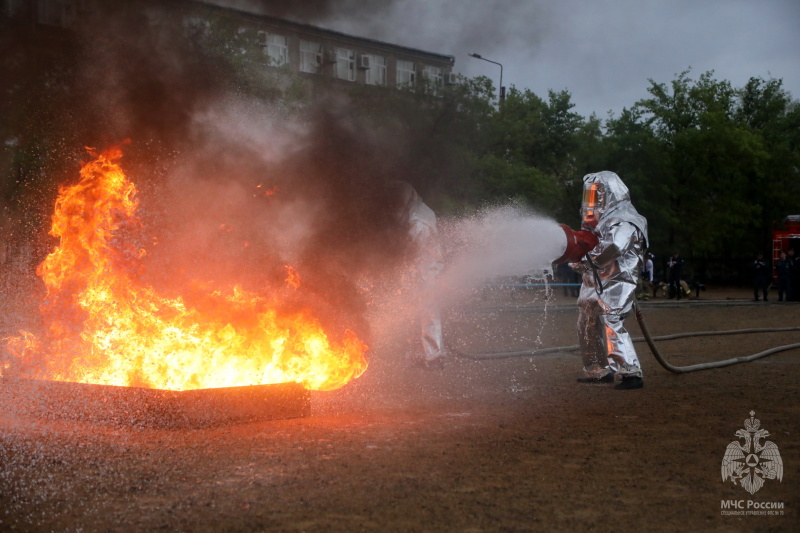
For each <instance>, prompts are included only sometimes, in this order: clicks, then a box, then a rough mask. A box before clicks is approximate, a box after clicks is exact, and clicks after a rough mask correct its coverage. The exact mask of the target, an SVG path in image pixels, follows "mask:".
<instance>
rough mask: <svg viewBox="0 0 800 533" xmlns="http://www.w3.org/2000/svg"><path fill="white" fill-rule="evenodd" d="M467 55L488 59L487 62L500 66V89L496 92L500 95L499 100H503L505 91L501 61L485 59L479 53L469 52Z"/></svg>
mask: <svg viewBox="0 0 800 533" xmlns="http://www.w3.org/2000/svg"><path fill="white" fill-rule="evenodd" d="M469 55H470V57H474V58H475V59H482V60H484V61H488V62H489V63H494V64H495V65H498V66H499V67H500V89H499V90H498V92H499V96H500V102H502V101H503V100H505V98H506V91H505V87H503V65H502V63H498V62H497V61H492V60H491V59H486V58H485V57H483V56H482V55H480V54H475V53H472V54H469Z"/></svg>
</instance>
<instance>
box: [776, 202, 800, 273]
mask: <svg viewBox="0 0 800 533" xmlns="http://www.w3.org/2000/svg"><path fill="white" fill-rule="evenodd" d="M789 248H794V251H795V257H797V254H800V215H789V216H788V217H786V219H785V220H784V221H783V227H781V228H776V229H773V230H772V281H773V282H775V283H777V282H778V274H777V273H776V272H775V263H777V262H778V259H780V258H781V250H788V249H789Z"/></svg>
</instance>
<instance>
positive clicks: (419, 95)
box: [0, 8, 800, 260]
mask: <svg viewBox="0 0 800 533" xmlns="http://www.w3.org/2000/svg"><path fill="white" fill-rule="evenodd" d="M207 11H208V12H207V13H205V12H204V13H203V16H202V17H199V18H191V17H190V18H188V19H186V20H185V21H184V24H183V26H182V27H181V31H183V33H184V35H183V37H181V38H184V39H185V40H186V42H185V44H184V46H185V47H186V50H188V51H189V53H188V54H187V56H188V57H191V58H194V59H193V60H194V61H195V62H196V64H194V68H193V69H187V67H186V65H180V66H179V67H177V69H178V70H179V71H180V70H181V69H186V70H187V71H188V72H195V73H202V79H203V80H205V79H206V78H214V80H217V81H215V82H214V83H215V84H218V85H219V86H220V91H233V92H236V93H238V94H244V95H247V96H249V97H253V98H257V99H259V100H262V101H268V102H274V103H275V104H276V105H280V106H282V109H284V110H285V111H286V113H287V114H293V113H295V112H298V111H302V110H304V109H307V108H309V107H310V106H313V105H321V104H320V102H325V101H326V98H328V97H329V95H330V94H331V93H343V92H346V93H348V94H349V97H348V100H349V103H348V104H347V106H348V108H347V112H346V116H347V117H348V119H349V120H350V121H351V122H352V124H353V125H354V126H355V131H358V132H362V135H363V143H360V146H354V147H352V149H357V150H368V151H369V153H370V154H371V155H370V157H372V158H373V163H374V166H375V168H376V169H380V171H381V172H382V173H383V174H384V175H385V176H386V177H393V178H398V179H405V180H407V181H410V182H411V183H413V184H414V186H415V187H416V188H417V190H418V191H419V192H420V193H421V194H422V196H423V197H424V198H425V199H426V201H427V202H428V203H429V204H430V205H431V206H432V207H434V209H436V210H437V211H438V212H439V213H441V214H452V213H457V212H463V211H469V210H473V209H477V208H479V207H480V206H482V205H485V204H486V203H498V202H506V201H517V202H523V203H525V204H527V205H528V206H530V207H532V208H534V209H536V210H537V211H539V212H541V213H543V214H545V215H549V216H552V217H554V218H555V219H557V220H559V221H562V222H565V223H568V224H570V225H573V226H576V225H577V224H578V223H579V219H578V215H577V213H578V208H579V202H580V194H581V184H582V180H581V178H582V176H583V175H585V174H587V173H590V172H596V171H600V170H611V171H614V172H617V173H618V174H619V175H620V176H621V177H622V179H623V180H624V181H625V183H626V184H627V185H628V187H629V188H630V190H631V196H632V199H633V202H634V204H635V205H636V207H637V209H638V210H639V211H640V212H641V213H642V214H643V215H644V216H646V217H647V218H648V220H649V223H650V244H651V248H652V249H655V250H656V251H657V252H658V253H659V254H660V255H662V256H664V255H667V254H668V253H670V252H671V251H672V250H673V249H675V248H677V249H680V250H681V252H682V253H683V254H684V255H685V256H690V257H694V258H719V259H722V260H725V259H731V258H742V257H748V256H751V255H752V254H754V253H755V252H756V251H757V250H762V251H768V250H769V245H770V243H769V238H770V230H771V228H772V225H773V224H774V222H776V221H781V220H783V218H784V217H785V216H786V215H788V214H798V213H800V206H798V198H800V105H798V102H797V101H794V100H792V98H791V96H790V95H789V94H788V93H787V92H786V91H785V90H784V89H783V87H782V82H781V80H774V79H770V80H764V79H761V78H752V79H750V80H749V81H748V82H747V83H746V84H745V86H744V87H741V88H735V87H732V86H731V84H730V83H729V82H727V81H724V80H717V79H715V78H714V75H713V72H706V73H703V74H702V75H700V76H699V78H697V79H696V80H695V79H692V78H691V77H690V74H691V73H690V71H689V70H687V71H685V72H682V73H681V74H679V75H678V76H677V77H676V79H674V80H672V81H671V82H669V83H662V82H655V81H653V80H649V83H650V86H649V87H648V93H649V97H648V98H645V99H642V100H641V101H639V102H634V103H632V105H631V106H630V107H628V108H625V109H623V110H622V111H621V113H620V114H619V116H613V115H609V117H608V118H607V119H605V120H601V119H599V118H597V117H596V116H595V115H592V116H590V117H588V118H587V117H582V116H580V115H579V114H577V113H575V112H574V110H573V108H574V104H573V103H572V102H571V94H570V93H569V92H568V91H566V90H563V91H560V92H555V91H549V92H548V94H547V97H546V98H543V97H540V96H538V95H536V94H534V93H533V92H531V91H530V90H529V89H518V88H516V87H513V86H512V87H510V88H509V90H508V91H507V94H506V98H505V100H504V101H502V102H498V101H497V100H496V96H495V95H496V88H495V87H494V86H493V85H492V82H491V80H490V79H489V78H486V77H477V78H471V79H467V78H463V77H461V78H460V80H459V83H457V84H455V85H447V86H439V87H434V86H432V85H428V84H426V83H425V82H424V81H423V80H420V83H419V84H418V85H417V87H415V88H414V90H408V91H398V90H396V89H395V88H388V87H374V86H360V85H357V84H352V85H347V88H346V91H339V89H341V88H342V84H341V83H339V80H333V79H329V77H325V76H316V77H308V76H306V77H292V76H291V75H290V73H288V72H286V71H285V69H274V68H273V69H266V68H265V61H266V59H265V58H264V54H263V51H262V50H260V49H259V47H258V46H257V42H258V35H257V28H256V27H255V26H253V25H252V24H248V23H246V22H241V21H238V22H237V21H234V20H233V19H230V18H228V17H226V16H223V15H222V14H220V13H222V12H220V11H215V10H212V9H210V8H209V9H208V10H207ZM154 35H155V34H154ZM142 39H145V37H142ZM148 39H150V40H155V36H153V37H148ZM21 42H22V41H21ZM49 44H50V43H45V45H47V46H40V47H39V48H30V49H28V48H25V47H18V48H16V49H15V48H10V49H9V50H8V53H7V54H5V56H4V59H3V61H2V62H0V67H1V68H2V71H0V77H2V78H4V79H7V80H14V83H13V84H10V85H9V88H8V90H6V91H5V93H4V95H3V98H4V99H3V100H2V105H3V107H2V109H1V110H2V111H4V113H2V114H1V115H0V133H2V135H3V137H4V138H5V139H8V140H9V141H7V143H6V147H5V150H4V151H3V153H2V158H0V172H2V177H3V185H4V187H3V190H2V199H3V200H4V201H5V202H7V203H12V204H13V203H14V202H18V199H19V198H20V197H21V196H23V193H24V191H25V190H26V189H35V188H51V186H52V182H53V180H56V179H57V178H58V167H59V165H63V164H64V161H69V160H70V158H73V159H74V154H75V153H79V152H80V151H81V150H82V147H83V145H84V144H91V143H93V142H97V141H98V140H99V139H96V138H95V133H94V132H93V130H94V129H97V130H101V129H102V128H94V125H95V123H96V121H97V120H98V118H102V117H98V114H97V113H96V110H94V107H93V106H92V105H91V102H93V101H94V99H93V98H86V97H84V96H83V93H82V90H83V89H85V88H84V87H81V82H80V79H79V78H78V77H77V60H76V59H75V58H76V54H77V51H76V50H74V49H71V48H70V47H57V46H56V47H54V46H49ZM142 60H143V57H138V58H137V57H135V56H131V64H135V63H136V61H142ZM164 61H165V62H164V65H165V67H166V66H169V65H172V63H169V62H168V60H167V58H164ZM170 61H171V60H170ZM34 64H36V65H41V68H40V69H39V70H37V69H33V68H29V67H30V65H34ZM134 70H135V69H134ZM206 75H207V76H206ZM197 79H198V80H199V79H201V78H200V77H198V78H197ZM220 79H221V80H222V81H221V82H220V81H219V80H220ZM124 81H125V82H127V86H128V87H129V88H131V93H132V94H135V92H134V89H135V88H136V87H138V88H139V89H140V90H143V91H144V92H142V93H141V96H146V97H147V99H146V103H147V104H148V105H150V104H153V105H155V106H156V107H158V104H159V102H152V99H153V97H154V95H155V96H163V95H167V96H169V95H170V93H171V86H170V85H169V84H167V83H164V84H163V85H164V87H163V89H165V91H164V92H163V93H159V92H158V91H152V92H147V90H146V89H148V87H149V88H151V89H152V88H159V87H160V86H159V84H158V83H159V82H160V81H161V80H160V79H157V80H149V83H150V84H149V85H148V84H147V83H144V81H143V80H140V79H139V78H138V77H135V76H134V77H132V78H129V79H126V80H124ZM145 81H147V80H145ZM192 86H193V85H192V84H191V83H190V84H189V86H187V87H184V89H188V88H191V87H192ZM187 92H188V91H187ZM208 94H212V93H211V92H210V91H209V93H208ZM213 94H216V93H213ZM79 102H85V104H83V105H82V106H79V105H78V103H79ZM174 102H181V100H180V99H179V98H175V100H174ZM174 102H173V101H169V102H166V104H165V105H164V106H163V109H164V110H165V111H166V112H169V113H172V112H176V116H182V114H183V113H184V110H182V109H177V110H176V109H174V108H173V105H172V104H173V103H174ZM81 109H84V110H89V111H88V112H84V113H83V114H82V115H81ZM65 110H66V111H65ZM185 112H186V114H187V115H188V114H189V113H190V112H191V109H188V108H187V109H186V110H185ZM169 113H168V114H167V115H166V116H172V115H171V114H169ZM157 124H160V123H157ZM145 131H148V132H150V133H151V134H153V132H155V133H158V131H160V130H159V128H150V129H145ZM182 133H183V132H182V130H179V131H177V132H176V135H177V134H182ZM103 140H105V139H103ZM113 140H114V141H118V140H120V139H113ZM25 209H26V208H25V206H22V208H20V211H21V212H22V211H24V210H25Z"/></svg>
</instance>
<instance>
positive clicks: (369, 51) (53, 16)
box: [0, 0, 456, 92]
mask: <svg viewBox="0 0 800 533" xmlns="http://www.w3.org/2000/svg"><path fill="white" fill-rule="evenodd" d="M132 3H133V2H128V3H127V4H128V5H130V4H132ZM135 3H136V5H137V6H139V7H140V8H141V9H142V10H143V12H145V13H146V15H147V17H148V18H149V19H150V20H151V21H152V23H153V24H176V25H178V26H179V29H180V31H182V32H183V33H184V35H185V36H187V37H189V38H193V39H196V40H197V39H199V40H206V41H208V42H216V43H220V42H227V43H228V44H229V48H230V49H231V50H233V53H236V54H238V55H240V56H241V58H242V59H243V60H244V61H247V62H248V65H249V66H248V68H253V69H258V68H263V69H264V70H265V72H269V73H272V74H277V75H279V76H291V77H293V78H295V79H296V78H298V77H299V78H300V79H306V80H309V81H312V80H315V79H320V80H333V82H334V83H337V84H339V85H341V86H346V85H348V84H352V85H366V86H375V87H388V88H398V89H414V88H416V87H419V86H421V85H423V84H424V85H425V86H426V87H428V88H433V90H434V92H435V91H436V90H437V88H439V87H443V86H445V85H447V84H453V83H455V81H456V74H455V73H454V72H453V66H454V62H455V58H454V57H453V56H450V55H444V54H439V53H435V52H428V51H423V50H418V49H415V48H410V47H406V46H400V45H395V44H391V43H386V42H382V41H378V40H374V39H367V38H363V37H358V36H355V35H348V34H345V33H341V32H337V31H332V30H328V29H325V28H321V27H318V26H314V25H310V24H304V23H301V22H295V21H292V20H288V19H285V18H276V17H272V16H269V15H263V14H255V13H250V12H245V11H240V10H237V9H231V8H227V7H222V6H218V5H214V4H210V3H207V2H200V1H184V2H174V3H173V2H158V1H156V0H138V1H136V2H135ZM0 5H2V11H1V12H0V15H1V16H2V18H3V19H4V20H5V21H6V22H12V23H17V24H20V23H21V24H29V25H31V26H37V27H41V28H54V29H55V28H61V29H66V30H71V29H75V28H77V27H79V26H80V24H81V22H82V20H85V19H86V18H87V17H89V16H91V15H92V14H93V13H95V12H96V11H97V10H98V9H99V6H105V7H108V6H109V5H113V2H110V0H2V4H0Z"/></svg>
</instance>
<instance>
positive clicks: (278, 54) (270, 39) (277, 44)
mask: <svg viewBox="0 0 800 533" xmlns="http://www.w3.org/2000/svg"><path fill="white" fill-rule="evenodd" d="M258 43H259V45H261V47H262V49H263V50H264V54H266V56H267V64H268V65H269V66H271V67H282V66H284V65H288V64H289V38H288V37H286V36H285V35H278V34H277V33H267V32H265V31H260V32H258Z"/></svg>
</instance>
